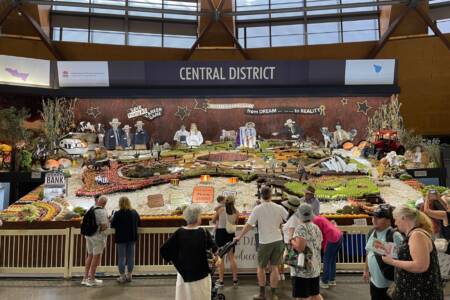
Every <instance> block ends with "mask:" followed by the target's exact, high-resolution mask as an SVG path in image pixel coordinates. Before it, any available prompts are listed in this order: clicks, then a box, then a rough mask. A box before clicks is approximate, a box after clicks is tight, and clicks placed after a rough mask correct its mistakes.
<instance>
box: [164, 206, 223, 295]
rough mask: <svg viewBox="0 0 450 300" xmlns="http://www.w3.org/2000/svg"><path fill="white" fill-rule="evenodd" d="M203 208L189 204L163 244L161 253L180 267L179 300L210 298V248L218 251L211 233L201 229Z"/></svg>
mask: <svg viewBox="0 0 450 300" xmlns="http://www.w3.org/2000/svg"><path fill="white" fill-rule="evenodd" d="M201 212H202V211H201V208H200V207H199V206H197V205H190V206H188V207H187V208H186V209H185V210H184V212H183V217H184V219H185V220H186V223H187V225H186V226H184V227H181V228H179V229H178V230H177V231H175V233H174V234H173V235H172V236H171V237H170V238H169V239H168V240H167V241H166V242H165V243H164V245H163V246H162V247H161V256H162V257H163V258H164V259H165V260H167V261H170V262H172V263H173V265H174V266H175V268H176V269H177V283H176V291H175V299H176V300H210V299H211V276H210V272H211V271H210V268H209V265H208V257H207V250H209V249H212V250H213V252H216V251H217V247H216V245H215V244H214V241H213V240H212V238H211V235H210V233H209V232H208V231H207V230H205V229H203V228H201V227H200V225H201V222H202V219H201Z"/></svg>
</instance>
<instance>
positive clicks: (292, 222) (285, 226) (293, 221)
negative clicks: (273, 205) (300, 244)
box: [282, 214, 300, 244]
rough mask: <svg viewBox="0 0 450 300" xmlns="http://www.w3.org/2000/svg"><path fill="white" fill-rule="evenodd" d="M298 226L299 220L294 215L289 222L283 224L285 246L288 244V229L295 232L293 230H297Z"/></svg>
mask: <svg viewBox="0 0 450 300" xmlns="http://www.w3.org/2000/svg"><path fill="white" fill-rule="evenodd" d="M298 225H300V219H299V218H298V217H297V216H296V215H295V214H293V215H292V216H291V217H290V218H289V220H287V222H286V223H284V224H283V227H282V230H283V238H284V243H285V244H289V229H290V228H294V231H295V228H297V226H298ZM292 236H293V235H292Z"/></svg>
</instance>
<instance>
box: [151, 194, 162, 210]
mask: <svg viewBox="0 0 450 300" xmlns="http://www.w3.org/2000/svg"><path fill="white" fill-rule="evenodd" d="M147 204H148V207H150V208H156V207H163V206H164V197H163V195H162V194H155V195H148V196H147Z"/></svg>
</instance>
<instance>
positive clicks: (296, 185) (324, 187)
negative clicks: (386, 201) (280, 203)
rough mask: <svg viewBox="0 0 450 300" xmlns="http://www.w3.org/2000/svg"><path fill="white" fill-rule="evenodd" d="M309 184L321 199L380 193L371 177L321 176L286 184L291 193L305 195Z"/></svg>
mask: <svg viewBox="0 0 450 300" xmlns="http://www.w3.org/2000/svg"><path fill="white" fill-rule="evenodd" d="M308 185H312V186H314V188H315V189H316V198H317V199H319V200H321V201H330V200H347V199H361V198H367V197H371V196H378V195H379V194H380V190H379V188H378V187H377V185H376V184H375V182H374V181H373V180H372V179H371V178H369V177H329V178H325V177H321V178H317V179H313V180H311V182H310V184H306V183H301V182H297V181H291V182H287V183H286V184H285V185H284V186H285V188H286V190H287V191H288V192H289V193H292V194H294V195H297V196H303V195H304V193H305V190H306V188H307V187H308Z"/></svg>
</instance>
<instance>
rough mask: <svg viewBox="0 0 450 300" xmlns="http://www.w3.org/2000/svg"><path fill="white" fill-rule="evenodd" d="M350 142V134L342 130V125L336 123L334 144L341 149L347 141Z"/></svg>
mask: <svg viewBox="0 0 450 300" xmlns="http://www.w3.org/2000/svg"><path fill="white" fill-rule="evenodd" d="M348 140H350V137H349V135H348V133H347V132H346V131H345V130H344V129H342V126H341V123H339V122H338V123H336V131H335V132H334V133H333V143H334V145H336V147H340V146H341V145H342V144H343V143H344V142H345V141H348Z"/></svg>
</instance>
